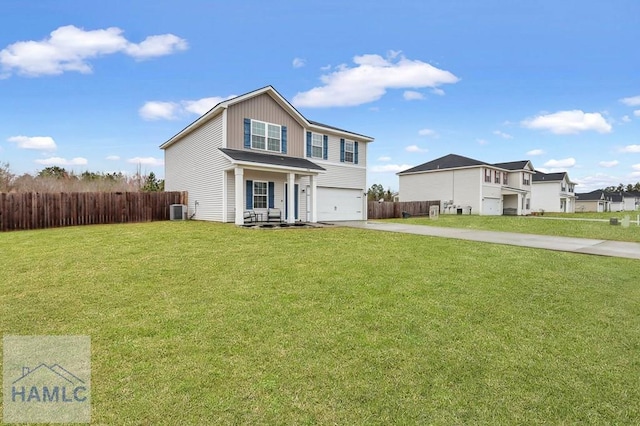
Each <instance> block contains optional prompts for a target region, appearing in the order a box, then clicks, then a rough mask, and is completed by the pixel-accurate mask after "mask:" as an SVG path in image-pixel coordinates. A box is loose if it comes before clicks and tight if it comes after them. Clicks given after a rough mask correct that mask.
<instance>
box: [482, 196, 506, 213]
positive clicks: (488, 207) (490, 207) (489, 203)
mask: <svg viewBox="0 0 640 426" xmlns="http://www.w3.org/2000/svg"><path fill="white" fill-rule="evenodd" d="M482 214H483V215H487V216H499V215H501V214H502V211H501V210H500V200H499V199H497V198H485V199H484V200H482Z"/></svg>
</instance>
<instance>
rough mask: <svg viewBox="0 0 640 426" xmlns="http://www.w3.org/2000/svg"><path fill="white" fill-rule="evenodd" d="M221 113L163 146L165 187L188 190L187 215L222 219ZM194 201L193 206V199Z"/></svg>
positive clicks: (228, 163) (223, 164) (227, 164)
mask: <svg viewBox="0 0 640 426" xmlns="http://www.w3.org/2000/svg"><path fill="white" fill-rule="evenodd" d="M223 116H224V114H220V115H218V116H217V117H214V118H213V119H211V120H210V121H209V122H207V123H206V124H204V125H203V126H201V127H199V128H197V129H196V130H194V131H193V132H191V133H189V134H188V135H187V136H185V137H184V138H183V139H182V140H180V141H178V142H177V143H174V144H173V145H171V146H170V147H168V148H167V149H165V152H164V156H165V166H164V167H165V189H166V190H167V191H187V192H188V193H189V206H188V207H189V213H188V215H189V217H191V216H192V215H193V214H194V213H195V216H194V217H193V218H194V219H198V220H211V221H222V187H223V186H222V174H221V170H223V169H225V168H227V167H229V165H230V162H229V161H228V160H227V159H226V158H224V157H223V155H222V153H221V152H220V151H219V150H218V148H219V147H221V146H222V139H223ZM196 201H198V207H197V209H196V206H195V202H196Z"/></svg>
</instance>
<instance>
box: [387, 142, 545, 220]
mask: <svg viewBox="0 0 640 426" xmlns="http://www.w3.org/2000/svg"><path fill="white" fill-rule="evenodd" d="M533 174H534V169H533V165H532V164H531V162H530V161H528V160H523V161H511V162H506V163H495V164H491V163H486V162H484V161H480V160H475V159H473V158H468V157H463V156H461V155H456V154H449V155H445V156H444V157H440V158H436V159H435V160H432V161H429V162H427V163H424V164H420V165H419V166H415V167H412V168H410V169H407V170H404V171H401V172H399V173H397V175H398V177H399V188H400V190H399V198H400V201H425V200H440V201H441V206H440V209H441V212H443V213H462V214H480V215H502V214H512V215H526V214H529V213H530V212H531V183H532V179H533Z"/></svg>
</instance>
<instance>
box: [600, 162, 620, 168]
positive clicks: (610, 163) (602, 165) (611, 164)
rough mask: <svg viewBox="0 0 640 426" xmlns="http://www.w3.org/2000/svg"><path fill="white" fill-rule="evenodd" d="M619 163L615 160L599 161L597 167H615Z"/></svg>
mask: <svg viewBox="0 0 640 426" xmlns="http://www.w3.org/2000/svg"><path fill="white" fill-rule="evenodd" d="M618 164H619V163H618V161H617V160H613V161H601V162H599V163H598V165H599V166H600V167H607V168H608V167H615V166H617V165H618Z"/></svg>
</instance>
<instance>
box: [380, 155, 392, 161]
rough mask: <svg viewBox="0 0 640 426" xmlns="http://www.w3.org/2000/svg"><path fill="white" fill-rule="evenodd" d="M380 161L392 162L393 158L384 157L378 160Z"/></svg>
mask: <svg viewBox="0 0 640 426" xmlns="http://www.w3.org/2000/svg"><path fill="white" fill-rule="evenodd" d="M378 161H391V157H387V156H386V155H383V156H382V157H379V158H378Z"/></svg>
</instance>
